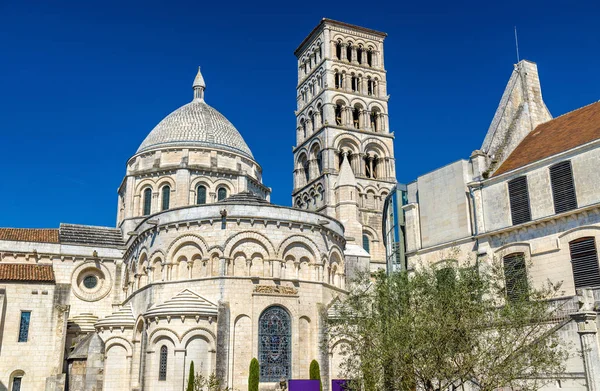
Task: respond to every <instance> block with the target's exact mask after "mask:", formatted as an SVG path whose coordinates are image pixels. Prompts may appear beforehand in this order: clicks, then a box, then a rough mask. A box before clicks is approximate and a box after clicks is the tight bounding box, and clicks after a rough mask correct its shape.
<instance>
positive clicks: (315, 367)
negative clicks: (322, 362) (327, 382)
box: [309, 360, 323, 391]
mask: <svg viewBox="0 0 600 391" xmlns="http://www.w3.org/2000/svg"><path fill="white" fill-rule="evenodd" d="M309 378H310V380H318V381H319V388H320V389H321V391H323V383H321V369H320V368H319V363H318V362H317V360H312V361H311V362H310V368H309Z"/></svg>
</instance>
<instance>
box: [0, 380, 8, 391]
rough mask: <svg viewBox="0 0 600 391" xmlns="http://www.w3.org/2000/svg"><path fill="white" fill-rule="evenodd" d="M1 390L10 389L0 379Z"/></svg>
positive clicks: (6, 390)
mask: <svg viewBox="0 0 600 391" xmlns="http://www.w3.org/2000/svg"><path fill="white" fill-rule="evenodd" d="M0 391H8V388H7V387H6V386H5V385H4V383H2V382H1V381H0Z"/></svg>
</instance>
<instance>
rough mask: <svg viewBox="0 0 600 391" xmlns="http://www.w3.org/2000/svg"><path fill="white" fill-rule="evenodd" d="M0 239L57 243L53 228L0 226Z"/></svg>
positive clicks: (56, 231) (56, 234)
mask: <svg viewBox="0 0 600 391" xmlns="http://www.w3.org/2000/svg"><path fill="white" fill-rule="evenodd" d="M0 240H11V241H17V242H40V243H58V229H55V228H49V229H46V228H0Z"/></svg>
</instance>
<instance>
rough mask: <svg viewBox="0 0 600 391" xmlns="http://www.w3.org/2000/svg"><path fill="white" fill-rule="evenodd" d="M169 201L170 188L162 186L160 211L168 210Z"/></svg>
mask: <svg viewBox="0 0 600 391" xmlns="http://www.w3.org/2000/svg"><path fill="white" fill-rule="evenodd" d="M170 201H171V186H168V185H167V186H163V188H162V210H167V209H169V202H170Z"/></svg>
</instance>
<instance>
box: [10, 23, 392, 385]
mask: <svg viewBox="0 0 600 391" xmlns="http://www.w3.org/2000/svg"><path fill="white" fill-rule="evenodd" d="M385 37H386V34H384V33H381V32H378V31H374V30H370V29H366V28H363V27H359V26H353V25H349V24H346V23H341V22H337V21H333V20H329V19H323V20H322V21H321V22H320V23H319V24H318V26H316V27H315V28H314V30H312V31H311V32H310V34H309V35H308V36H307V37H306V39H305V40H304V41H303V42H302V43H301V44H300V46H299V47H298V48H297V49H296V51H295V54H296V57H297V58H298V85H297V111H296V116H297V126H296V139H297V145H296V146H295V147H294V151H293V155H294V156H293V159H294V172H293V179H294V189H293V193H292V199H293V207H284V206H278V205H273V204H271V203H270V201H269V200H270V192H271V189H270V188H269V187H267V186H265V185H264V184H263V182H262V168H261V166H260V165H259V163H258V162H257V161H256V160H255V159H254V156H253V154H252V151H251V150H250V148H249V147H248V145H247V144H246V142H245V141H244V138H243V137H242V134H241V133H240V132H239V131H238V129H236V128H235V126H234V125H233V124H232V123H231V122H229V121H228V120H227V118H225V117H224V116H223V115H222V114H221V113H220V112H219V111H217V110H216V109H215V108H213V107H211V106H210V105H209V104H208V103H207V102H210V89H208V90H207V89H206V86H207V84H206V83H205V80H204V78H203V75H202V73H201V72H200V70H198V73H197V76H196V78H195V79H194V81H193V96H192V100H191V102H189V103H187V104H185V105H183V106H181V107H180V108H178V109H176V110H175V111H173V112H172V113H171V114H169V115H168V116H167V117H165V118H164V119H163V120H162V121H161V122H160V123H159V124H158V125H156V127H155V128H154V129H152V131H151V132H150V133H149V134H148V136H147V137H146V138H145V139H144V140H143V141H142V140H140V141H141V144H140V146H139V148H138V150H137V151H135V153H134V154H133V156H132V157H131V158H129V160H128V161H127V164H126V167H125V177H124V179H123V181H122V182H121V185H120V186H119V189H118V194H117V226H116V227H115V228H109V227H98V226H87V225H74V224H61V225H60V227H59V228H51V229H21V228H0V390H7V391H8V390H10V391H20V390H47V391H58V390H61V391H64V390H81V391H84V390H85V391H92V390H95V391H99V390H104V391H125V390H128V391H129V390H139V391H142V390H144V391H150V390H157V391H158V390H161V391H166V390H173V391H181V390H184V389H185V386H186V380H187V376H188V373H189V368H190V365H191V363H192V362H193V363H194V367H195V370H196V371H197V372H199V373H201V374H203V375H205V376H208V375H210V374H213V373H214V374H216V376H217V377H218V378H219V379H220V380H221V381H222V383H223V384H224V385H227V386H228V387H232V388H233V389H236V390H244V389H247V383H248V373H249V365H250V361H251V360H252V358H254V357H256V358H257V359H258V361H259V364H260V382H261V389H274V388H275V385H276V383H278V382H279V381H280V380H281V379H291V378H296V379H303V378H308V376H309V365H310V362H311V361H312V360H316V361H317V362H319V364H320V367H321V378H322V379H323V385H324V389H325V390H329V387H330V386H329V385H330V383H331V380H332V379H335V378H337V377H338V376H339V362H340V355H339V347H338V346H336V345H333V346H330V347H329V349H327V350H325V349H321V346H322V342H323V337H324V336H323V334H324V333H323V327H324V320H325V318H326V317H327V314H328V311H331V308H332V304H333V303H334V302H335V301H336V300H337V299H338V297H340V296H341V295H343V294H344V293H345V292H346V290H345V289H346V281H347V279H348V278H350V277H351V276H352V275H353V273H355V272H356V271H357V270H359V269H369V268H370V269H371V270H377V269H379V268H384V267H385V251H384V248H383V244H382V240H381V232H382V208H383V200H384V199H385V197H386V196H387V195H388V193H389V191H390V189H392V188H393V187H394V186H395V184H396V179H395V168H394V165H395V164H394V152H393V151H394V149H393V141H394V135H393V132H391V131H390V128H389V124H388V117H387V102H388V96H387V91H386V71H385V68H384V57H383V41H384V39H385ZM208 85H210V83H208ZM182 96H183V94H182Z"/></svg>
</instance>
